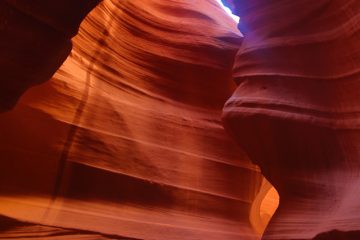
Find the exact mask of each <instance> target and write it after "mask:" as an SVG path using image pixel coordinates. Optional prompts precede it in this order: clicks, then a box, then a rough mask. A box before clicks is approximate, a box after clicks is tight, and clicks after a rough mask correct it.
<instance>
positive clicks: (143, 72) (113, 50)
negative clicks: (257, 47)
mask: <svg viewBox="0 0 360 240" xmlns="http://www.w3.org/2000/svg"><path fill="white" fill-rule="evenodd" d="M10 2H11V3H14V4H15V6H17V7H18V8H19V9H20V6H21V9H23V12H27V11H28V10H26V9H29V8H30V6H28V5H26V4H25V2H26V1H8V3H10ZM20 2H23V3H24V4H25V5H21V4H20ZM40 2H41V1H36V2H35V3H34V5H32V6H37V5H36V4H40ZM70 2H71V1H65V3H69V4H70ZM145 2H146V4H145ZM17 3H19V4H20V5H16V4H17ZM51 4H52V3H51ZM51 4H47V3H45V2H42V5H41V4H40V5H41V6H43V7H38V8H35V9H34V10H33V11H32V10H31V11H30V10H29V11H30V12H33V13H34V14H33V15H34V16H32V17H33V18H36V19H38V20H40V22H43V21H44V20H45V22H46V21H48V23H49V24H50V25H51V26H52V27H55V26H56V29H57V30H59V29H64V28H66V29H67V26H68V25H67V24H66V23H64V25H62V24H55V23H57V22H56V21H53V17H55V19H56V17H57V15H56V14H55V13H54V14H53V11H55V10H57V9H62V5H61V6H60V7H59V6H56V5H55V8H54V9H50V10H49V12H48V13H47V14H45V15H43V14H42V13H43V11H41V9H44V8H46V7H52V5H51ZM40 5H39V6H40ZM48 5H51V6H48ZM6 7H8V5H7V4H6ZM64 8H65V9H67V6H66V5H65V6H64ZM5 9H6V8H5ZM14 12H15V13H16V14H20V13H19V12H18V11H14ZM61 19H63V18H61ZM64 19H67V18H64ZM32 20H33V19H32ZM30 22H31V21H30ZM54 22H55V23H54ZM14 28H15V27H14ZM11 29H12V28H11ZM34 29H35V30H36V29H38V28H37V27H36V26H35V27H34ZM14 31H15V30H14ZM70 32H73V31H72V30H70ZM47 33H48V32H46V31H45V33H44V35H46V34H47ZM41 36H42V35H41ZM39 37H40V35H39ZM29 38H30V36H29ZM27 40H28V39H25V41H27ZM45 40H46V39H45ZM34 41H37V40H36V39H34ZM47 41H48V42H49V44H50V46H52V44H53V41H50V40H47ZM240 41H241V38H240V36H239V35H238V33H237V29H236V26H235V23H234V22H233V21H232V20H231V19H230V18H229V17H228V16H227V15H226V14H225V13H224V12H223V11H222V9H221V8H220V7H219V5H218V4H217V3H216V2H215V1H210V0H203V1H192V0H181V1H180V0H169V1H162V0H146V1H143V0H129V1H126V0H123V1H117V0H116V1H115V0H114V1H110V0H108V1H104V2H102V4H100V5H99V6H98V7H97V8H96V9H95V10H94V11H93V12H92V13H91V14H90V16H89V17H88V18H87V19H86V20H85V21H84V22H83V23H82V25H81V28H80V32H79V34H78V36H76V37H75V39H74V41H73V50H72V52H71V55H70V57H69V58H68V59H67V60H66V62H65V63H64V64H63V65H62V67H61V68H60V69H59V70H58V71H57V73H56V74H55V75H54V77H53V78H52V79H51V81H49V82H47V83H45V84H43V85H41V86H37V87H34V88H32V89H30V90H29V91H28V92H27V93H26V94H25V95H24V96H23V97H22V99H21V101H20V102H19V103H18V104H17V106H16V107H15V108H14V109H13V110H12V111H9V112H6V113H2V114H1V115H0V142H1V144H0V152H1V162H0V183H1V184H0V214H2V215H5V216H8V217H11V218H15V219H18V220H21V221H24V222H28V223H33V224H37V225H30V227H28V226H27V225H25V226H23V225H21V224H20V226H17V227H15V228H14V226H13V225H11V224H10V227H9V228H8V230H9V229H10V230H9V231H3V232H2V234H3V235H1V234H0V236H2V237H4V238H6V237H8V236H12V237H15V238H16V237H17V238H21V237H23V236H24V235H21V234H20V235H18V234H17V233H23V234H25V236H26V237H29V236H32V237H34V236H36V235H37V234H40V233H41V234H43V235H41V236H40V235H39V236H38V239H40V237H43V236H44V235H45V239H51V238H50V236H54V234H55V236H56V237H58V238H57V239H63V238H64V237H67V238H68V239H77V238H80V236H81V237H82V238H84V239H101V238H104V239H106V238H110V239H118V238H119V239H121V238H120V236H123V237H125V238H136V239H160V240H161V239H164V240H165V239H166V240H168V239H171V240H177V239H179V240H187V239H207V240H211V239H224V240H232V239H234V240H235V239H236V240H238V239H257V238H258V233H257V232H256V231H255V229H254V228H253V227H252V226H251V224H250V222H249V220H248V219H249V214H250V209H251V204H252V202H253V200H254V199H255V197H256V194H257V193H258V191H259V189H260V187H261V184H262V179H263V177H262V176H261V174H260V172H259V169H258V168H257V167H256V166H255V165H253V164H252V163H251V162H250V161H249V160H248V159H247V157H246V156H245V155H244V154H243V153H242V152H241V151H240V149H239V148H238V147H237V146H236V145H235V144H234V143H232V141H231V140H230V139H229V138H228V137H227V135H226V134H225V132H224V131H223V128H222V125H221V121H220V116H221V109H222V106H223V104H224V102H225V100H226V99H227V98H228V97H229V96H230V95H231V92H232V91H233V90H234V85H233V83H232V81H231V67H232V64H233V58H234V55H235V53H236V51H237V48H238V45H239V44H240ZM30 43H31V42H30ZM23 44H25V43H23ZM37 44H39V45H42V44H41V42H37ZM61 44H62V43H61ZM48 46H49V45H45V46H44V49H43V51H41V54H44V56H43V57H44V58H43V59H47V56H48V54H50V55H51V56H53V58H54V59H55V60H56V62H57V64H59V63H60V62H61V61H62V58H63V53H61V54H60V55H61V56H60V57H59V55H57V54H53V53H52V52H50V53H49V52H48V48H49V47H48ZM28 47H29V46H28V45H26V46H25V48H28ZM50 48H51V49H55V50H54V51H58V50H56V47H50ZM66 48H67V47H66ZM12 51H14V49H12ZM34 52H35V53H37V50H36V49H34ZM61 52H63V50H61ZM65 53H66V51H65V52H64V54H65ZM32 54H33V53H32V52H31V53H30V55H32ZM20 58H21V56H20ZM15 60H16V59H15ZM15 60H14V61H15ZM44 61H45V60H44ZM41 63H43V62H41ZM39 66H43V68H44V69H45V70H48V69H50V70H51V71H52V70H53V69H54V68H53V67H54V66H57V65H56V64H55V65H51V67H50V68H48V67H49V66H48V65H46V62H45V65H43V64H40V65H39ZM21 70H22V68H20V69H15V70H14V72H16V73H21ZM32 70H33V69H32ZM32 70H31V71H32ZM34 71H35V72H38V69H35V70H34ZM45 76H48V74H45ZM44 78H45V77H44ZM254 214H259V212H255V213H254ZM15 225H16V224H15ZM51 226H52V227H51ZM69 229H70V230H69ZM53 233H54V234H53ZM9 234H10V235H9ZM11 234H12V235H11ZM29 238H30V237H29Z"/></svg>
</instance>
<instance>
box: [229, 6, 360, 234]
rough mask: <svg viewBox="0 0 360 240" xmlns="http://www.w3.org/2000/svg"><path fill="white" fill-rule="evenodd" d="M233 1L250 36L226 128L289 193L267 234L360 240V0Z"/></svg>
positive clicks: (282, 196)
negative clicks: (359, 232)
mask: <svg viewBox="0 0 360 240" xmlns="http://www.w3.org/2000/svg"><path fill="white" fill-rule="evenodd" d="M228 2H229V4H230V5H231V6H232V7H233V11H234V12H235V13H237V14H238V15H239V16H240V17H241V22H240V25H239V29H240V30H241V31H242V32H243V33H244V41H243V43H242V45H241V47H240V50H239V52H238V54H237V57H236V63H235V65H234V78H235V81H236V82H237V84H238V88H237V90H236V91H235V93H234V94H233V96H232V97H231V98H230V99H229V100H228V101H227V103H226V105H225V108H224V124H225V126H226V128H227V129H228V130H229V133H230V134H231V135H232V136H233V137H234V138H235V139H236V140H237V141H238V142H239V143H240V144H241V146H242V147H243V149H244V150H245V151H246V152H247V154H248V155H249V156H250V158H251V159H252V161H253V162H255V163H256V164H258V165H259V166H260V167H261V170H262V172H263V174H264V175H265V176H266V178H267V179H268V180H269V181H270V182H271V183H272V184H274V186H275V187H276V189H277V190H278V191H279V194H280V206H279V208H278V210H277V212H276V214H275V216H274V217H273V219H272V220H271V222H270V225H269V227H268V228H267V230H266V232H265V235H264V237H263V239H311V238H313V237H315V236H316V235H318V234H320V235H319V236H318V237H317V238H316V239H358V234H356V232H357V231H359V230H360V215H359V213H360V188H359V182H360V166H359V157H360V131H359V129H360V95H359V92H360V44H359V42H360V41H359V40H360V35H359V33H360V31H359V29H360V2H359V1H357V0H350V1H349V0H319V1H312V0H304V1H293V0H281V1H265V0H251V1H236V0H234V1H228ZM333 230H340V231H342V232H343V233H341V232H340V233H339V232H336V231H333ZM346 232H348V233H346Z"/></svg>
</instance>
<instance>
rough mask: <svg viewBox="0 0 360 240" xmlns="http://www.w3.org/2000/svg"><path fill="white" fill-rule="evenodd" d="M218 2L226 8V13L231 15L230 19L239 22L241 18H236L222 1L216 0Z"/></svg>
mask: <svg viewBox="0 0 360 240" xmlns="http://www.w3.org/2000/svg"><path fill="white" fill-rule="evenodd" d="M216 1H218V2H219V3H220V5H221V6H222V7H223V8H224V10H225V12H226V13H227V14H229V15H230V17H232V18H233V19H234V21H235V22H239V17H238V16H235V15H234V14H232V13H231V10H230V9H229V8H228V7H226V6H225V5H224V4H223V3H222V2H221V0H216Z"/></svg>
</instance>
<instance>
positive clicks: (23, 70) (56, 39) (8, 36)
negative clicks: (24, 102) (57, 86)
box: [0, 0, 99, 112]
mask: <svg viewBox="0 0 360 240" xmlns="http://www.w3.org/2000/svg"><path fill="white" fill-rule="evenodd" d="M98 2H99V0H87V1H81V0H63V1H55V2H54V1H51V2H50V1H47V0H34V1H27V0H4V1H1V3H0V35H1V39H0V47H1V55H0V72H1V81H0V112H3V111H5V110H9V109H10V108H12V107H13V106H14V105H15V103H16V102H17V101H18V99H19V97H20V96H21V95H22V94H23V93H24V91H26V90H27V89H28V88H29V87H30V86H33V85H35V84H39V83H42V82H44V81H47V80H49V79H50V78H51V76H52V75H53V74H54V73H55V71H56V70H57V69H58V68H59V67H60V65H61V64H62V63H63V62H64V60H65V59H66V57H67V56H68V55H69V53H70V51H71V41H70V39H71V38H72V37H73V36H74V35H75V34H76V32H77V30H78V27H79V25H80V22H81V21H82V19H83V18H84V17H85V15H86V14H87V13H88V12H89V11H90V10H91V9H93V7H95V6H96V4H97V3H98Z"/></svg>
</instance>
